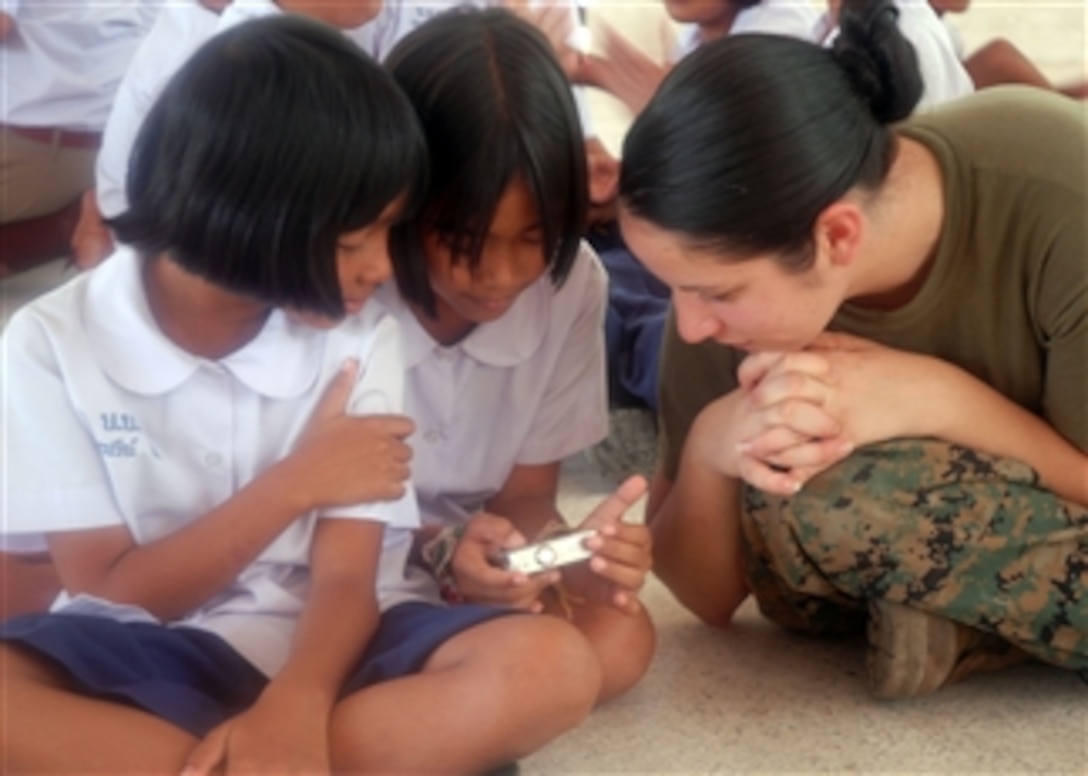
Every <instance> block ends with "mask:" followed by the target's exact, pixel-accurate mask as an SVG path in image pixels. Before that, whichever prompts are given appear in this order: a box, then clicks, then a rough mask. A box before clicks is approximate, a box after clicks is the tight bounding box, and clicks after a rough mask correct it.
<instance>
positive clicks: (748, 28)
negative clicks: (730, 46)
mask: <svg viewBox="0 0 1088 776" xmlns="http://www.w3.org/2000/svg"><path fill="white" fill-rule="evenodd" d="M818 19H819V14H818V13H817V12H816V10H815V8H814V7H813V6H812V4H811V3H807V2H798V0H762V2H760V3H759V4H758V5H753V6H751V7H749V8H745V9H744V10H742V11H741V12H740V13H739V14H737V18H736V19H735V20H734V21H733V27H732V28H731V29H730V30H729V34H730V35H743V34H744V33H753V32H758V33H766V34H770V35H785V36H788V37H791V38H800V39H801V40H813V37H812V36H813V31H814V30H815V28H816V22H817V20H818ZM702 44H703V39H702V35H701V34H700V31H699V25H698V24H681V25H680V29H679V32H678V34H677V41H676V49H675V51H674V54H673V62H679V61H680V60H681V59H683V58H684V57H686V56H687V55H688V54H690V53H691V52H693V51H695V49H697V48H699V46H701V45H702Z"/></svg>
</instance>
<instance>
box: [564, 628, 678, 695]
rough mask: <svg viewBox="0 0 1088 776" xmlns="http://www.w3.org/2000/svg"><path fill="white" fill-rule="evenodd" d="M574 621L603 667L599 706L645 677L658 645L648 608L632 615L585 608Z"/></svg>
mask: <svg viewBox="0 0 1088 776" xmlns="http://www.w3.org/2000/svg"><path fill="white" fill-rule="evenodd" d="M574 622H575V625H576V626H577V627H578V629H579V630H580V631H581V632H582V633H583V634H585V637H586V638H587V639H588V640H589V643H590V645H591V646H592V647H593V650H594V652H595V653H596V655H597V659H598V660H599V661H600V664H601V673H602V676H601V693H600V696H599V697H598V703H604V702H605V701H608V700H610V699H612V698H615V697H616V696H618V695H622V694H623V693H625V692H627V691H628V690H630V689H631V688H632V687H634V686H635V685H636V684H638V682H639V680H640V679H642V677H643V676H645V674H646V671H647V670H648V669H649V667H650V661H651V660H652V659H653V656H654V650H655V648H656V646H657V636H656V633H655V631H654V625H653V622H652V621H651V620H650V616H649V614H647V612H646V610H645V609H643V610H642V611H640V612H639V613H638V614H634V615H631V614H625V613H623V612H620V611H618V610H616V609H613V608H612V607H607V606H589V607H582V608H580V609H578V610H577V611H576V613H575V619H574Z"/></svg>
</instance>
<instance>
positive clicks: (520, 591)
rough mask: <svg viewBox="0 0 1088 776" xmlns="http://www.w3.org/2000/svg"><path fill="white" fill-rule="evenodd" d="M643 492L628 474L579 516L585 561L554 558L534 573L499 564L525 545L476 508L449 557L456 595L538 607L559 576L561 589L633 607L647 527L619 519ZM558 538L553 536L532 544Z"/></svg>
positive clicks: (646, 553)
mask: <svg viewBox="0 0 1088 776" xmlns="http://www.w3.org/2000/svg"><path fill="white" fill-rule="evenodd" d="M645 492H646V480H645V479H643V478H642V477H631V478H630V479H628V480H627V481H626V482H624V483H623V484H622V485H621V486H620V487H619V488H617V489H616V491H615V493H613V494H612V495H611V496H609V497H608V498H607V499H605V500H604V501H603V502H601V504H600V505H599V506H598V507H597V508H596V509H594V510H593V512H592V513H591V514H590V515H589V517H587V518H586V519H585V521H583V523H582V524H581V525H580V526H579V527H578V530H579V531H585V530H592V531H593V532H594V533H593V535H591V536H589V537H588V538H586V539H585V540H584V546H585V548H586V550H587V551H588V553H590V557H589V558H588V560H583V561H580V562H577V563H575V564H573V565H564V564H563V561H562V560H561V559H560V558H556V560H557V561H559V563H558V565H557V566H556V567H555V568H549V569H546V570H544V571H541V572H540V573H534V574H526V573H524V572H522V571H517V570H514V569H509V568H504V567H503V565H504V561H503V556H504V554H505V553H507V552H509V551H512V550H518V549H520V548H523V547H526V546H527V542H526V541H525V537H524V536H523V535H522V534H521V533H520V532H519V531H518V530H517V529H516V528H515V527H514V524H513V523H511V522H510V521H509V520H507V519H506V518H504V517H500V516H498V515H493V514H490V513H487V512H480V513H478V514H477V515H475V516H474V517H473V518H472V520H471V521H470V522H469V524H468V526H467V527H466V529H465V533H464V535H463V536H462V537H461V540H460V542H459V543H458V545H457V549H456V550H455V552H454V556H453V574H454V579H455V580H456V582H457V587H458V589H459V591H460V593H461V595H462V596H464V598H465V600H466V601H471V602H473V603H491V604H500V605H506V606H513V607H516V608H519V609H525V610H527V611H531V612H541V611H543V610H544V603H543V601H542V600H541V595H542V594H543V593H544V591H545V590H546V589H547V588H549V587H551V586H552V585H554V584H556V583H557V582H559V581H560V579H562V581H563V582H564V585H565V589H566V592H569V593H570V594H572V595H573V596H576V597H577V598H581V599H584V600H586V601H588V602H590V603H596V604H604V605H611V606H615V607H617V608H618V609H620V610H622V611H625V612H629V613H632V614H633V613H635V612H638V611H639V609H640V608H641V604H640V603H639V601H638V598H637V596H636V594H637V592H638V590H639V589H640V588H641V587H642V585H643V583H644V582H645V580H646V574H647V573H648V572H649V570H650V565H651V554H650V547H651V541H650V531H649V529H648V528H647V527H646V526H644V525H634V524H629V523H624V522H623V515H624V513H625V512H626V511H627V510H628V509H629V508H630V507H631V506H632V505H633V504H634V503H635V502H636V501H638V500H639V499H640V498H641V497H642V495H643V493H645ZM563 539H564V537H562V536H554V537H552V538H551V539H544V540H542V541H540V542H538V543H537V544H534V545H533V546H534V547H535V546H538V545H545V544H548V543H555V542H558V541H562V540H563ZM559 555H563V553H559ZM576 555H581V553H576ZM560 566H562V568H560Z"/></svg>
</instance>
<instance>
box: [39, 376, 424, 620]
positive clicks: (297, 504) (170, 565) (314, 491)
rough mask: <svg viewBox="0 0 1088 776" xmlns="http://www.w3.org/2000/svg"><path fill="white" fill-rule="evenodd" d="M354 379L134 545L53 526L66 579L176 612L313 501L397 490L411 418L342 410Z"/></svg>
mask: <svg viewBox="0 0 1088 776" xmlns="http://www.w3.org/2000/svg"><path fill="white" fill-rule="evenodd" d="M354 382H355V371H354V369H348V370H344V371H341V372H340V373H339V374H338V375H337V377H336V378H335V379H334V381H333V382H332V384H331V385H330V386H329V389H328V390H327V392H326V394H325V396H324V397H323V399H322V401H321V403H320V404H319V405H318V407H317V409H316V411H315V413H314V417H313V420H312V421H311V424H310V428H309V430H308V431H307V433H306V434H305V435H304V437H303V439H302V440H301V441H300V444H299V446H298V447H297V448H296V450H295V451H294V452H293V453H292V454H291V455H289V456H288V457H287V458H285V459H284V460H282V461H280V462H279V463H277V464H275V465H274V466H272V467H270V468H269V469H267V470H266V471H265V472H263V473H262V474H261V475H260V476H258V477H257V478H256V479H254V480H253V481H252V482H251V483H249V484H248V485H247V486H245V487H244V488H242V489H240V490H239V491H238V492H237V493H235V494H234V495H233V496H232V497H231V498H230V499H228V500H227V501H225V502H223V503H222V504H221V505H219V506H217V507H216V508H214V509H212V510H210V511H209V512H207V513H206V514H204V515H203V516H200V517H198V518H197V519H195V520H193V521H192V522H190V523H189V524H187V525H186V526H184V527H183V528H181V529H179V530H178V531H176V532H174V533H172V534H170V535H169V536H166V537H164V538H162V539H159V540H157V541H154V542H150V543H148V544H143V545H140V544H137V543H136V542H135V541H134V540H133V537H132V535H131V534H130V533H129V531H128V529H127V528H125V527H123V526H110V527H107V528H100V529H89V530H80V531H73V532H68V533H54V534H51V535H50V538H49V548H50V552H51V554H52V556H53V560H54V562H55V564H56V566H57V571H58V574H59V576H60V579H61V581H62V583H63V585H64V587H65V589H66V590H68V591H69V592H70V593H89V594H92V595H96V596H99V597H101V598H106V599H108V600H110V601H114V602H116V603H127V604H134V605H137V606H140V607H143V608H144V609H146V610H148V611H149V612H151V613H152V614H154V615H155V616H157V617H159V618H161V619H164V620H169V619H174V618H177V617H180V616H183V615H184V614H186V613H187V612H190V611H192V610H193V609H194V608H196V607H197V606H200V605H201V604H203V603H204V602H205V601H207V600H208V599H209V598H211V597H212V596H213V595H215V594H216V593H218V592H219V591H221V590H223V589H224V588H225V587H227V586H228V585H229V584H231V583H232V582H233V581H234V579H235V578H236V577H237V576H238V574H239V573H241V571H242V570H243V569H245V568H246V566H248V565H249V564H250V563H252V562H253V561H254V560H255V559H256V558H257V556H259V555H260V553H261V552H262V551H263V550H264V548H265V547H267V546H268V545H269V544H271V542H272V541H273V540H274V539H275V538H276V536H278V535H279V534H280V533H281V532H282V531H283V530H284V529H285V528H286V527H287V526H288V525H289V524H290V523H291V522H292V521H294V520H295V519H296V518H298V517H299V516H301V515H304V514H306V513H308V512H309V511H310V510H312V509H315V508H318V507H327V506H335V505H344V504H355V503H365V502H370V501H381V500H390V499H396V498H399V497H400V496H401V495H403V493H404V484H403V483H404V481H405V480H406V479H407V477H408V460H409V458H410V455H411V452H410V450H409V449H408V446H407V445H406V444H405V443H404V442H403V437H404V436H406V435H407V434H408V433H410V431H411V429H412V424H411V422H410V421H408V420H407V419H404V418H395V417H373V416H372V417H351V416H347V415H345V414H344V413H343V408H344V406H345V403H346V402H347V399H348V397H349V395H350V394H351V390H352V386H353V385H354Z"/></svg>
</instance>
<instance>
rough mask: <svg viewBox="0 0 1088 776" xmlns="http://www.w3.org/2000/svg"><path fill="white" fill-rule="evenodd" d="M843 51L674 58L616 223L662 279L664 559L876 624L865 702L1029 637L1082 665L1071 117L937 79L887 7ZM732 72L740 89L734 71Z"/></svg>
mask: <svg viewBox="0 0 1088 776" xmlns="http://www.w3.org/2000/svg"><path fill="white" fill-rule="evenodd" d="M845 5H846V8H845V10H844V17H843V26H842V33H841V35H840V37H839V39H838V41H837V42H836V44H835V46H834V47H833V49H832V50H830V51H825V50H821V49H819V48H818V47H815V46H810V45H807V44H805V43H802V42H799V41H795V40H787V39H780V38H772V37H764V36H755V35H753V36H744V37H739V38H733V39H727V40H724V41H721V42H718V43H715V44H711V45H708V46H706V47H704V48H703V49H700V51H698V52H696V53H695V54H694V55H692V57H691V58H690V59H688V60H685V61H684V62H683V63H681V64H680V65H679V66H678V67H677V69H676V70H675V71H674V72H673V73H672V74H671V75H670V77H669V78H668V79H667V80H666V82H665V83H664V84H663V86H662V88H661V90H660V91H659V92H658V93H657V95H656V97H655V98H654V100H653V102H651V104H650V106H649V107H648V108H647V110H646V111H645V112H644V113H643V114H642V115H641V116H640V117H639V118H638V119H637V121H636V122H635V124H634V126H633V127H632V129H631V131H630V132H629V134H628V137H627V139H626V143H625V146H624V152H623V159H624V166H623V172H622V178H621V211H620V223H621V226H622V229H623V232H624V236H625V238H626V240H627V242H628V244H629V245H630V246H631V248H632V250H633V251H634V253H635V255H636V256H638V257H639V259H640V260H642V261H643V263H644V264H645V265H646V266H647V267H648V268H649V269H650V270H651V271H652V272H653V273H654V274H655V275H657V276H658V277H659V278H660V279H661V280H662V281H664V282H665V283H667V284H668V285H669V286H670V287H671V289H672V292H673V297H672V299H673V315H674V318H673V321H672V326H671V327H670V332H669V334H668V335H667V336H666V342H665V346H664V354H663V360H662V363H661V374H660V401H661V432H662V452H663V458H662V463H661V466H660V468H659V471H658V473H657V475H656V477H655V482H654V483H653V486H652V489H651V495H650V501H649V505H648V509H647V516H648V519H649V520H650V522H651V525H652V528H653V531H654V540H655V568H656V571H657V573H658V575H659V576H660V577H661V579H662V580H663V581H664V582H665V584H666V585H668V586H669V588H670V589H671V590H672V591H673V592H674V593H675V594H676V596H677V597H678V599H679V600H680V601H681V602H682V603H683V604H684V605H686V606H687V607H688V608H690V609H691V610H692V611H693V612H695V613H696V614H698V615H699V616H700V617H702V618H703V619H704V620H706V621H707V622H709V623H712V624H717V625H724V624H726V623H728V622H729V620H730V619H731V617H732V615H733V613H734V611H735V610H736V609H737V607H738V606H739V605H740V604H741V603H742V602H743V601H744V599H745V598H746V597H747V596H748V595H749V594H750V593H752V594H754V595H755V596H756V598H757V599H758V602H759V604H760V607H761V609H762V610H763V611H764V613H765V614H767V615H768V616H769V617H771V618H772V619H774V620H776V621H778V622H780V623H782V624H783V625H786V626H787V627H791V628H798V629H804V630H809V631H816V632H819V631H842V630H850V629H854V628H865V627H866V626H867V628H868V635H869V640H870V646H871V648H870V651H869V659H868V667H869V684H870V689H871V690H872V692H873V693H874V694H875V695H876V696H878V697H884V698H893V697H902V696H909V695H917V694H923V693H926V692H930V691H932V690H934V689H936V688H937V687H939V686H941V685H943V684H946V683H948V682H949V681H954V680H956V679H958V678H960V677H962V676H963V675H965V674H967V673H970V672H972V671H973V670H976V669H981V668H992V667H997V666H1000V665H1005V664H1008V663H1011V662H1016V661H1018V660H1021V659H1024V658H1025V657H1026V656H1028V655H1030V656H1034V657H1036V658H1039V659H1042V660H1045V661H1047V662H1050V663H1053V664H1055V665H1059V666H1063V667H1066V668H1071V669H1075V670H1080V671H1085V670H1088V601H1086V600H1085V596H1086V592H1085V591H1086V589H1088V459H1086V457H1085V450H1086V449H1088V420H1086V410H1088V271H1086V269H1088V263H1086V249H1085V208H1086V204H1085V174H1084V171H1085V169H1086V164H1085V162H1086V160H1085V148H1086V143H1085V138H1086V126H1085V116H1084V113H1083V111H1081V110H1079V106H1078V105H1077V104H1076V103H1074V102H1072V101H1066V100H1064V98H1061V97H1058V96H1055V95H1052V94H1049V93H1047V92H1044V91H1042V90H1033V89H1030V88H1026V87H1019V88H1017V87H1009V88H998V89H992V90H988V91H987V92H985V93H980V94H977V95H973V96H970V97H967V98H964V99H963V100H961V101H959V102H957V103H953V104H951V105H950V106H948V107H947V108H944V109H942V110H939V111H937V112H934V113H931V114H927V115H925V116H923V117H920V118H914V119H911V120H910V121H908V122H906V123H898V122H900V121H901V120H903V119H905V118H906V117H907V116H908V115H909V114H910V113H911V111H912V109H913V107H914V105H915V103H916V101H917V99H918V96H919V93H920V89H921V84H920V80H919V77H918V71H917V66H916V61H915V59H914V53H913V50H912V49H910V47H909V46H908V45H907V44H906V42H905V40H904V39H903V37H902V35H901V34H900V33H899V30H898V27H897V25H896V12H895V10H894V7H893V6H892V4H891V3H889V2H885V1H884V0H881V1H880V2H848V3H846V4H845ZM726 83H728V85H729V86H728V88H725V86H723V84H726Z"/></svg>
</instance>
